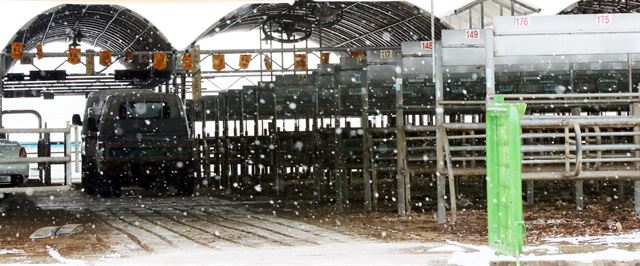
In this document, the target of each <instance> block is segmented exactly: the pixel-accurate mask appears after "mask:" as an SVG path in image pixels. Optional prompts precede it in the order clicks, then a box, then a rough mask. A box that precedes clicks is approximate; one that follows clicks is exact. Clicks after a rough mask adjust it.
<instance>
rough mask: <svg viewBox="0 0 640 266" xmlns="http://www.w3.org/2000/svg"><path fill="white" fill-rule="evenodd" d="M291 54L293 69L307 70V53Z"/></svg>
mask: <svg viewBox="0 0 640 266" xmlns="http://www.w3.org/2000/svg"><path fill="white" fill-rule="evenodd" d="M293 56H294V57H293V69H294V70H307V54H294V55H293Z"/></svg>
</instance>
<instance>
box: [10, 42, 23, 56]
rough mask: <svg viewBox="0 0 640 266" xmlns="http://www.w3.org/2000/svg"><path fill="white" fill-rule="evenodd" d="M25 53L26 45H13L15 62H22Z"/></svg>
mask: <svg viewBox="0 0 640 266" xmlns="http://www.w3.org/2000/svg"><path fill="white" fill-rule="evenodd" d="M23 51H24V43H21V42H14V43H12V44H11V58H12V59H13V60H20V59H21V58H22V52H23Z"/></svg>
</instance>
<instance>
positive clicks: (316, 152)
mask: <svg viewBox="0 0 640 266" xmlns="http://www.w3.org/2000/svg"><path fill="white" fill-rule="evenodd" d="M318 80H319V76H316V86H315V91H314V93H315V99H316V102H315V103H314V108H313V124H312V130H313V132H312V135H313V157H312V158H313V185H314V193H315V197H316V200H317V201H318V202H320V201H321V200H322V195H321V191H320V190H321V183H322V180H321V179H322V172H323V170H324V169H321V166H320V160H322V159H323V158H320V132H318V116H319V114H320V92H319V91H320V88H318Z"/></svg>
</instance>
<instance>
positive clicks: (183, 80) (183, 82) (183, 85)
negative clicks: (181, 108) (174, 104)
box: [180, 73, 187, 104]
mask: <svg viewBox="0 0 640 266" xmlns="http://www.w3.org/2000/svg"><path fill="white" fill-rule="evenodd" d="M180 98H182V103H183V104H184V103H186V102H187V74H186V73H182V74H180Z"/></svg>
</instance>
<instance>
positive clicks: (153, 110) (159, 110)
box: [118, 101, 171, 119]
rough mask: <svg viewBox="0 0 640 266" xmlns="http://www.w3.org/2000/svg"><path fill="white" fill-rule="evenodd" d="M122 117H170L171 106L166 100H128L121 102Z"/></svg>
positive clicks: (120, 115)
mask: <svg viewBox="0 0 640 266" xmlns="http://www.w3.org/2000/svg"><path fill="white" fill-rule="evenodd" d="M118 117H119V118H120V119H160V118H170V117H171V108H170V107H169V105H168V104H167V103H165V102H159V101H158V102H126V103H122V104H120V108H119V111H118Z"/></svg>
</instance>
